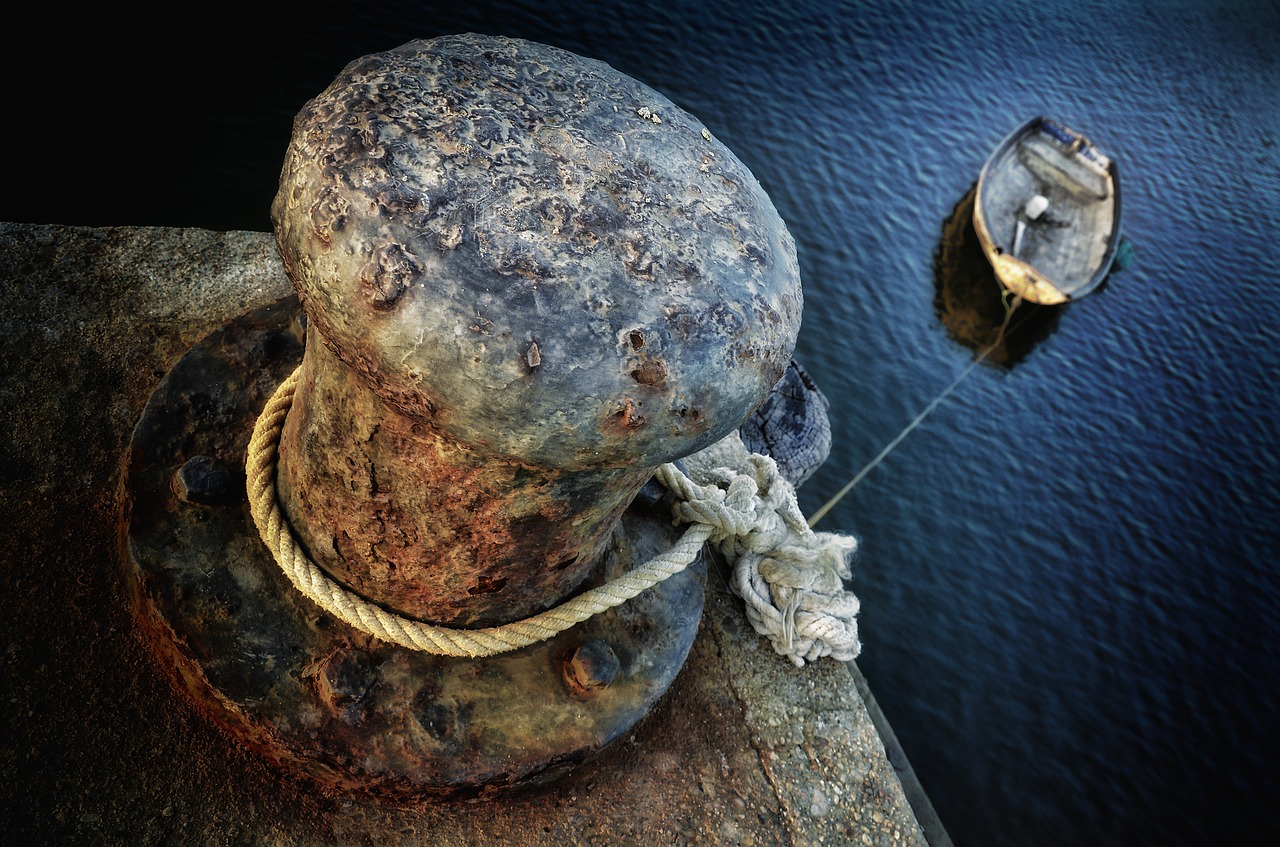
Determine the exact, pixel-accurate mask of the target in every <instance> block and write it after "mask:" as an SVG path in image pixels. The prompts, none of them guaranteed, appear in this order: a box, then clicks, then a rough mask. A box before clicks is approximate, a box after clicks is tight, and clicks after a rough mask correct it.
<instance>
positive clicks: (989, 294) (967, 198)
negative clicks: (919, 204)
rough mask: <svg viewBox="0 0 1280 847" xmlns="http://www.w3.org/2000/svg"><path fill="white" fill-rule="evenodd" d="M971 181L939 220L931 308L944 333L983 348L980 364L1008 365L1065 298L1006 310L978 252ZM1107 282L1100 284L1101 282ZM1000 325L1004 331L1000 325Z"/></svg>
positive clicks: (1003, 295) (1051, 326) (1042, 333)
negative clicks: (940, 222) (941, 221)
mask: <svg viewBox="0 0 1280 847" xmlns="http://www.w3.org/2000/svg"><path fill="white" fill-rule="evenodd" d="M977 189H978V184H977V183H976V182H975V183H974V184H973V185H972V186H970V187H969V190H968V192H967V193H965V195H964V197H962V198H961V199H960V201H959V202H958V203H957V204H956V207H955V208H954V209H953V210H952V212H951V214H950V215H949V216H948V217H947V219H946V221H944V222H943V225H942V237H941V238H940V239H939V241H938V246H937V248H936V250H935V251H934V257H933V269H934V275H933V276H934V298H933V305H934V310H935V311H936V312H937V314H938V319H939V320H940V321H941V322H942V325H943V327H944V328H945V329H946V332H947V336H948V337H949V338H951V340H952V341H955V342H956V343H958V344H961V345H963V346H965V347H967V348H969V349H970V350H972V351H973V352H974V355H975V356H982V355H983V354H984V353H986V356H985V358H984V360H983V363H984V364H986V365H989V366H991V367H994V368H999V369H1003V370H1009V369H1011V368H1013V367H1014V366H1015V365H1017V364H1018V363H1020V362H1022V361H1023V360H1024V359H1025V358H1026V357H1027V356H1028V355H1029V354H1030V353H1031V351H1032V350H1033V349H1034V348H1035V346H1036V345H1037V344H1039V343H1040V342H1042V341H1044V340H1045V339H1046V338H1048V337H1049V336H1050V335H1051V334H1052V333H1053V332H1054V330H1055V329H1056V328H1057V325H1058V320H1059V318H1060V317H1061V316H1062V313H1063V311H1064V310H1065V309H1066V308H1067V306H1068V305H1070V304H1068V303H1064V304H1062V305H1057V306H1041V305H1038V304H1035V303H1030V302H1025V301H1024V302H1022V303H1019V304H1018V305H1017V306H1016V307H1015V308H1014V310H1013V314H1012V315H1009V320H1008V325H1007V326H1006V325H1005V317H1006V315H1007V314H1008V310H1007V309H1006V303H1007V302H1011V299H1007V298H1010V297H1011V296H1010V295H1009V294H1008V293H1007V292H1006V291H1005V289H1004V287H1003V286H1002V285H1001V284H1000V281H999V279H998V278H997V277H996V274H995V271H994V270H992V268H991V263H990V262H989V261H987V257H986V255H985V254H984V253H983V252H982V244H981V242H980V241H979V240H978V233H977V231H976V230H975V229H974V226H973V204H974V198H975V196H976V194H977ZM1105 286H1106V282H1105V281H1104V282H1103V283H1102V285H1101V286H1100V288H1101V287H1105ZM1002 328H1003V333H1002V332H1001V329H1002Z"/></svg>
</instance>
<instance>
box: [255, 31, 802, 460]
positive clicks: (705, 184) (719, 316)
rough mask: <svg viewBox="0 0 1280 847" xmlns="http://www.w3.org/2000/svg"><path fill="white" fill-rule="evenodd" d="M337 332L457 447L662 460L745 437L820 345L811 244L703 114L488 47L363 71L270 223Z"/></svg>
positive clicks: (306, 145) (362, 67)
mask: <svg viewBox="0 0 1280 847" xmlns="http://www.w3.org/2000/svg"><path fill="white" fill-rule="evenodd" d="M272 214H273V219H274V222H275V227H276V236H277V242H278V244H279V248H280V252H281V255H282V258H283V260H284V263H285V266H286V269H287V271H288V273H289V276H290V279H291V280H292V281H293V283H294V285H295V287H296V288H297V290H298V293H299V296H300V297H301V299H302V300H303V303H304V305H305V307H306V310H307V313H308V317H309V319H310V320H311V321H313V322H314V324H315V326H316V328H317V330H318V331H319V333H320V336H321V337H322V339H323V340H324V342H325V343H326V344H327V345H328V346H330V347H331V348H332V349H333V350H334V351H335V352H336V354H337V355H338V357H339V358H340V359H341V360H342V361H343V362H344V363H346V364H347V365H348V366H349V367H352V368H354V369H355V370H356V371H357V372H358V373H360V374H361V375H362V378H363V379H365V380H366V381H367V382H368V383H369V385H370V387H371V388H373V390H374V391H375V392H377V393H378V394H379V396H381V397H382V398H383V399H384V400H386V401H387V402H388V403H390V404H392V405H394V406H395V407H397V408H398V409H399V410H400V411H401V412H403V413H404V414H406V415H410V416H411V417H414V418H416V419H418V420H421V421H422V422H423V423H425V424H427V425H429V426H431V427H433V428H436V429H438V430H439V431H440V432H441V433H442V434H444V435H446V436H447V437H449V438H452V439H455V440H457V441H458V442H459V443H462V444H465V445H467V446H469V447H472V448H475V449H478V450H480V451H482V452H491V453H494V454H497V455H503V456H508V457H512V458H514V459H517V460H519V461H522V462H527V463H531V464H536V465H541V466H546V467H561V468H583V467H591V466H594V467H599V466H619V465H630V464H641V465H649V466H653V465H657V464H660V463H661V462H664V461H669V460H671V459H673V458H677V457H679V456H683V455H687V454H688V453H691V452H694V451H696V450H699V449H701V448H703V447H705V446H707V445H708V444H710V443H712V442H714V441H716V440H718V439H719V438H721V437H723V436H724V435H726V434H728V433H729V432H730V431H732V430H733V429H734V428H736V427H737V426H738V425H739V424H741V423H742V421H743V420H744V419H745V418H746V417H747V415H749V414H750V413H751V411H752V410H753V409H754V408H755V407H756V406H757V405H758V404H759V403H760V401H761V400H762V399H763V398H764V397H765V395H766V394H767V392H768V391H769V389H770V387H771V386H772V385H773V384H774V383H776V382H777V381H778V379H779V378H780V377H781V376H782V374H783V371H784V369H785V368H786V366H787V364H788V362H789V361H790V358H791V353H792V351H793V348H794V345H795V339H796V335H797V333H798V331H799V326H800V319H801V312H802V294H801V288H800V277H799V269H798V264H797V260H796V255H795V247H794V243H793V241H792V239H791V236H790V235H789V233H788V232H787V229H786V226H785V224H784V223H783V221H782V220H781V218H780V217H779V215H778V213H777V211H776V209H775V208H774V206H773V204H772V203H771V201H770V200H769V198H768V196H767V195H766V194H765V192H764V191H763V189H762V188H761V187H760V185H759V183H758V182H757V181H756V179H755V178H754V177H753V176H752V174H751V173H750V171H749V170H748V169H747V168H746V167H745V166H744V165H743V164H742V163H741V162H740V161H739V160H738V159H737V158H736V157H735V156H734V155H733V154H732V153H731V152H730V151H729V150H728V149H727V148H725V147H724V145H722V144H720V143H719V142H718V141H716V140H715V139H714V137H713V136H712V135H711V133H710V132H708V131H707V129H706V127H704V126H703V125H702V124H701V123H700V122H699V121H698V120H697V119H696V118H694V117H693V116H691V115H689V114H688V113H687V112H685V111H683V110H682V109H680V108H679V107H677V106H676V105H675V104H674V103H672V102H671V101H670V100H669V99H667V98H666V97H664V96H663V95H661V94H660V93H658V92H656V91H654V90H653V89H651V88H649V87H647V86H645V85H643V84H642V83H640V82H638V81H636V80H634V79H631V78H630V77H627V76H625V75H623V74H621V73H619V72H617V71H616V70H614V69H613V68H611V67H609V66H608V65H606V64H604V63H601V62H599V61H595V60H591V59H586V58H583V57H580V56H577V55H574V54H572V53H569V52H566V51H564V50H560V49H557V48H553V47H549V46H546V45H541V44H534V43H530V42H526V41H521V40H517V39H508V38H499V37H490V36H484V35H476V34H465V35H456V36H447V37H441V38H436V39H432V40H424V41H413V42H410V43H408V44H405V45H403V46H401V47H399V48H396V49H394V50H389V51H386V52H383V53H376V54H373V55H369V56H365V57H363V58H361V59H358V60H356V61H354V62H352V63H351V64H350V65H348V66H347V67H346V68H345V69H344V70H343V71H342V73H341V74H340V75H339V76H338V77H337V79H335V81H334V82H333V84H332V85H331V86H330V87H329V88H328V89H327V90H326V91H324V92H323V93H322V94H320V95H319V96H318V97H316V98H315V99H313V100H312V101H310V102H309V103H308V104H307V105H306V106H305V107H304V108H303V109H302V111H301V112H300V113H299V115H298V117H297V119H296V121H295V126H294V136H293V141H292V143H291V145H290V147H289V150H288V153H287V155H286V160H285V164H284V168H283V171H282V175H281V184H280V190H279V194H278V195H277V197H276V200H275V203H274V206H273V210H272Z"/></svg>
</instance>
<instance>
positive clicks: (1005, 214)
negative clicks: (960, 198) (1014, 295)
mask: <svg viewBox="0 0 1280 847" xmlns="http://www.w3.org/2000/svg"><path fill="white" fill-rule="evenodd" d="M1083 149H1084V150H1088V151H1089V152H1090V153H1091V157H1086V155H1083V154H1082V152H1081V149H1079V148H1078V147H1077V148H1073V147H1072V146H1069V145H1064V144H1062V143H1061V142H1059V141H1058V140H1056V139H1054V138H1052V137H1050V136H1049V135H1047V134H1045V133H1043V132H1041V131H1032V132H1030V133H1028V134H1026V135H1024V136H1023V137H1022V138H1021V139H1019V140H1018V141H1016V142H1015V143H1013V144H1012V145H1009V146H1008V147H1007V148H1006V149H1005V150H1004V152H1003V154H1002V155H1001V156H1000V157H999V159H998V160H997V161H995V162H992V163H991V168H990V170H989V172H988V177H987V179H986V180H985V181H984V185H983V198H982V204H983V209H984V211H985V214H986V220H987V225H988V227H989V228H990V231H991V235H992V237H993V238H994V239H995V241H996V243H997V245H999V246H1000V247H1001V248H1002V249H1003V250H1004V251H1005V252H1006V253H1009V254H1011V255H1014V256H1015V258H1018V259H1020V260H1022V261H1024V262H1026V263H1028V264H1030V265H1032V266H1033V267H1034V268H1036V270H1038V271H1039V272H1040V273H1041V274H1043V275H1044V276H1045V277H1046V278H1047V279H1049V280H1052V281H1053V283H1054V285H1055V286H1056V287H1057V288H1058V289H1059V290H1060V291H1061V292H1062V293H1063V294H1065V295H1067V296H1068V297H1070V296H1071V294H1072V293H1073V292H1077V291H1079V290H1081V289H1083V288H1085V287H1087V286H1089V285H1090V284H1091V283H1092V282H1093V281H1094V277H1095V275H1096V274H1097V272H1098V271H1099V269H1101V268H1102V266H1103V264H1104V262H1105V261H1106V257H1107V253H1108V250H1109V248H1110V245H1111V241H1112V231H1113V229H1114V228H1115V225H1116V220H1115V216H1116V208H1117V207H1116V204H1115V202H1114V196H1113V195H1114V191H1115V185H1114V177H1113V173H1112V172H1111V170H1110V168H1109V162H1108V160H1107V159H1106V157H1104V156H1102V154H1100V153H1098V152H1097V151H1096V150H1093V149H1092V148H1089V147H1084V148H1083ZM1037 196H1039V197H1042V198H1045V199H1046V200H1047V201H1048V205H1047V207H1044V209H1043V211H1039V208H1038V207H1039V206H1043V203H1042V202H1041V203H1039V204H1038V206H1037V204H1036V203H1033V199H1034V198H1036V197H1037ZM1029 211H1031V212H1032V214H1029ZM1036 212H1038V214H1036ZM1033 214H1034V217H1033ZM1019 230H1021V234H1019ZM1015 248H1016V249H1015Z"/></svg>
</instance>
